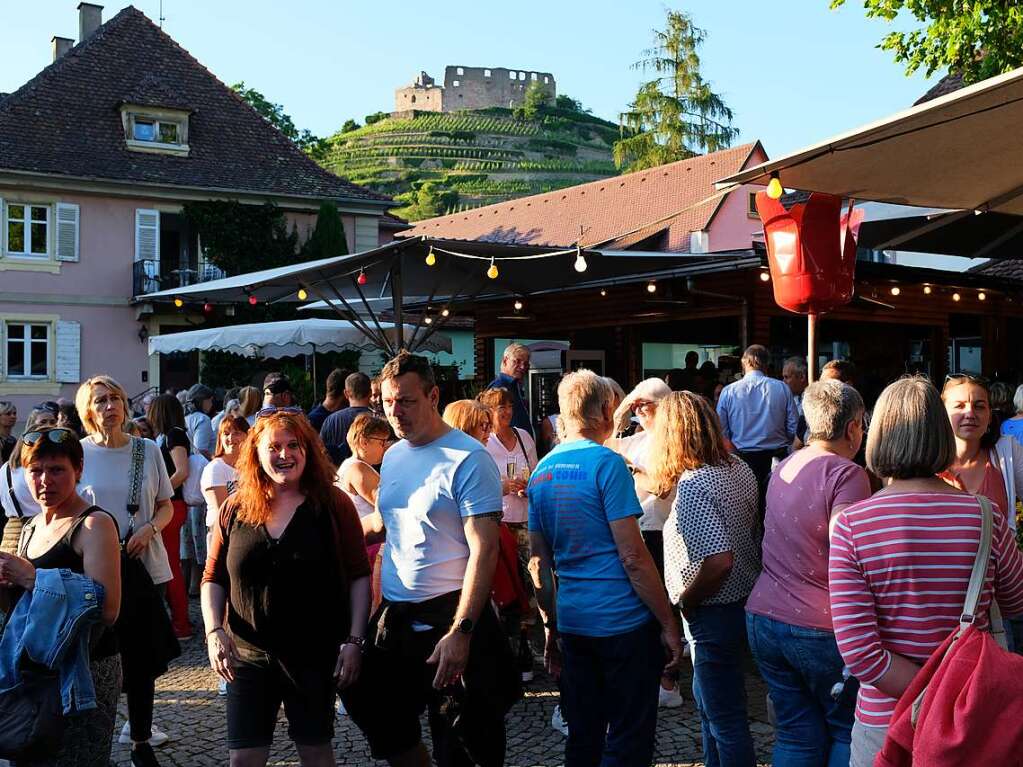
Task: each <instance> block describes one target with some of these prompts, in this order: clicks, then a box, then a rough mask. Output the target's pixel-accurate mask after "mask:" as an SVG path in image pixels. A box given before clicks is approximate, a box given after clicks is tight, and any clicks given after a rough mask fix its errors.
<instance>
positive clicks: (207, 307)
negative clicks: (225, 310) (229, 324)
mask: <svg viewBox="0 0 1023 767" xmlns="http://www.w3.org/2000/svg"><path fill="white" fill-rule="evenodd" d="M202 310H203V311H204V312H206V314H213V304H211V303H210V302H209V301H207V302H206V303H205V304H203V305H202Z"/></svg>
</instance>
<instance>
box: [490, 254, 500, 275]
mask: <svg viewBox="0 0 1023 767" xmlns="http://www.w3.org/2000/svg"><path fill="white" fill-rule="evenodd" d="M498 274H500V272H498V271H497V264H495V263H494V259H493V257H491V259H490V268H489V269H487V277H489V278H490V279H492V280H496V279H497V275H498Z"/></svg>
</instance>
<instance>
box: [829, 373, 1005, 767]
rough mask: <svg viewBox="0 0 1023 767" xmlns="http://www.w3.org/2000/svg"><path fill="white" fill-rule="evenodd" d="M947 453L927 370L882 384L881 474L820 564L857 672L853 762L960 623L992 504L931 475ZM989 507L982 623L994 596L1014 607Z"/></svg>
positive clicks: (876, 427) (877, 422)
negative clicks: (924, 375) (873, 491)
mask: <svg viewBox="0 0 1023 767" xmlns="http://www.w3.org/2000/svg"><path fill="white" fill-rule="evenodd" d="M955 458H956V438H955V435H954V433H953V427H952V425H951V424H950V422H949V417H948V415H947V414H946V411H945V405H943V404H942V401H941V397H940V396H939V395H938V392H937V390H936V389H935V388H934V386H933V384H931V382H930V381H929V380H927V379H925V378H920V377H915V378H904V379H902V380H899V381H896V382H895V383H893V384H891V385H890V386H888V387H887V388H886V389H885V390H884V391H883V392H882V393H881V396H880V397H879V398H878V400H877V404H876V405H875V406H874V413H873V417H872V418H871V423H870V433H869V435H868V437H867V467H868V468H869V469H870V470H871V471H872V472H874V473H875V474H876V475H877V476H879V477H881V478H882V479H887V480H888V484H887V485H886V486H885V487H884V489H883V490H881V491H880V492H878V493H876V494H875V495H873V496H871V497H870V498H868V499H866V500H864V501H860V502H859V503H854V504H853V505H851V506H849V507H848V508H846V509H845V510H844V511H842V512H841V513H840V514H839V515H838V517H837V518H836V520H835V524H834V532H833V533H832V536H831V551H830V561H829V566H828V573H829V579H830V584H831V619H832V624H833V626H834V629H835V639H836V640H837V642H838V648H839V651H840V652H841V654H842V659H843V660H844V661H845V665H846V666H847V667H848V668H849V671H850V673H851V674H852V676H854V677H856V678H857V679H858V680H859V682H860V690H859V696H858V698H857V701H856V718H855V721H854V722H853V728H852V743H851V750H852V755H851V757H850V760H849V764H850V765H851V766H852V767H867V766H868V765H873V764H874V757H875V756H876V754H877V752H878V751H879V750H880V748H881V746H882V745H883V743H884V740H885V735H886V733H887V731H888V723H889V719H890V718H891V715H892V712H893V711H894V709H895V704H896V702H897V701H898V699H899V698H900V697H901V696H902V693H903V692H905V690H906V688H907V687H908V686H909V684H910V682H912V681H913V677H914V676H915V675H916V672H917V671H918V670H919V669H920V667H921V666H922V665H923V664H924V662H926V660H927V659H928V658H929V657H930V656H931V654H932V653H933V652H934V651H935V650H936V649H937V648H938V647H939V646H940V645H941V643H942V642H944V640H945V639H946V638H947V637H948V635H949V633H951V631H952V630H953V629H954V628H957V627H958V626H959V620H960V616H961V614H962V610H963V603H964V601H965V599H966V590H967V585H968V583H969V580H970V571H971V569H972V567H973V562H974V559H975V558H976V554H977V547H978V545H979V543H980V537H981V529H982V527H981V526H982V521H983V518H984V516H985V515H986V514H988V513H992V510H991V505H992V504H991V503H990V502H989V501H987V500H986V499H983V498H981V497H978V496H974V495H971V494H970V493H967V492H964V491H962V490H960V489H958V488H956V487H952V486H951V485H949V484H947V483H946V482H945V481H944V480H942V479H941V478H940V477H938V476H936V475H938V474H940V473H941V472H943V471H945V470H946V469H947V468H948V467H949V466H950V465H952V462H953V461H954V460H955ZM985 506H986V507H987V508H986V509H985ZM992 516H993V520H992V521H993V525H992V530H991V561H992V563H993V567H991V568H990V569H989V570H988V572H989V573H991V574H992V575H991V577H989V578H988V579H986V581H985V583H984V588H983V590H982V593H981V597H980V601H979V602H978V607H977V610H976V625H977V627H978V628H980V629H982V630H983V629H986V628H987V627H988V625H989V623H990V619H989V616H988V613H989V610H990V607H991V605H992V600H995V599H997V601H998V605H999V606H1000V607H1001V608H1002V611H1003V612H1004V613H1006V614H1019V613H1021V612H1023V555H1021V554H1020V551H1019V549H1017V548H1016V545H1015V542H1014V541H1013V537H1012V534H1011V531H1010V530H1009V527H1008V525H1007V524H1006V518H1005V515H1004V514H1000V513H997V512H994V513H993V515H992ZM864 605H868V606H869V609H865V608H864Z"/></svg>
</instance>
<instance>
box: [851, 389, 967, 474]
mask: <svg viewBox="0 0 1023 767" xmlns="http://www.w3.org/2000/svg"><path fill="white" fill-rule="evenodd" d="M955 455H956V443H955V435H954V434H953V433H952V425H951V423H949V420H948V414H947V413H946V412H945V406H944V404H942V401H941V396H940V395H939V394H938V390H937V389H935V388H934V385H933V384H932V383H931V382H930V381H928V380H927V379H926V378H924V377H922V376H911V377H906V378H902V379H900V380H898V381H896V382H895V383H893V384H890V385H889V386H887V387H886V388H885V390H884V391H883V392H881V396H880V397H878V398H877V404H876V405H874V412H873V415H872V416H871V418H870V432H869V434H868V435H867V468H868V469H870V470H871V471H872V472H874V473H875V474H876V475H877V476H879V477H885V478H890V479H917V478H924V477H933V476H934V475H935V474H938V473H940V472H942V471H944V470H945V469H947V468H948V467H949V466H950V465H951V464H952V461H953V460H955Z"/></svg>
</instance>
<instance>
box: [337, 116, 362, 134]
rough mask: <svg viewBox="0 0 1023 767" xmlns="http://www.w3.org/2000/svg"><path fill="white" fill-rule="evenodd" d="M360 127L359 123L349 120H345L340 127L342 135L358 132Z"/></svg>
mask: <svg viewBox="0 0 1023 767" xmlns="http://www.w3.org/2000/svg"><path fill="white" fill-rule="evenodd" d="M361 127H362V126H361V125H359V123H357V122H355V120H351V119H349V120H345V122H344V125H342V126H341V132H342V133H351V132H352V131H353V130H359V128H361Z"/></svg>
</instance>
